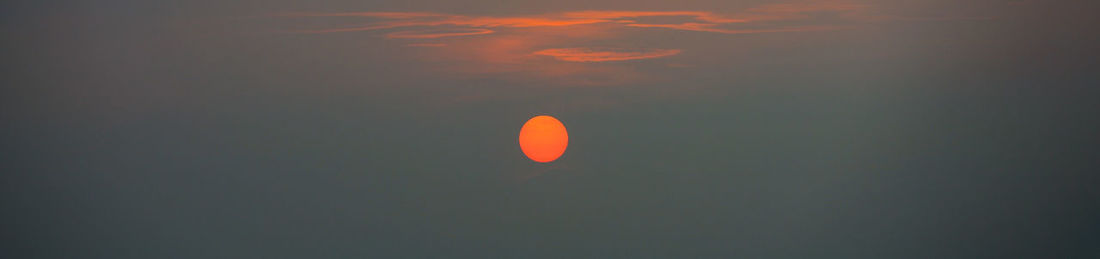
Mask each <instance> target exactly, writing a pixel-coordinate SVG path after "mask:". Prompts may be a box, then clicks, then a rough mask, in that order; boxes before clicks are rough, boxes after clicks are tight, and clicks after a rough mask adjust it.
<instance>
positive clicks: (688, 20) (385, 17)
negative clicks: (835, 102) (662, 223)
mask: <svg viewBox="0 0 1100 259" xmlns="http://www.w3.org/2000/svg"><path fill="white" fill-rule="evenodd" d="M278 16H281V17H360V18H363V19H367V20H370V22H368V23H366V24H362V25H359V26H354V27H346V28H327V29H314V30H296V31H297V32H307V33H331V32H354V31H372V30H384V29H395V28H407V27H428V28H431V27H459V28H464V29H468V30H469V32H468V33H446V34H443V35H445V36H439V37H454V36H467V35H478V34H487V33H491V32H492V31H491V30H490V29H504V28H534V27H565V26H580V25H593V24H614V25H618V26H621V27H635V28H665V29H675V30H685V31H698V32H711V33H725V34H747V33H768V32H800V31H812V30H821V29H822V28H824V27H828V26H823V25H822V24H820V23H817V24H812V25H813V26H809V25H802V26H798V25H790V24H786V25H782V26H780V25H776V24H774V23H775V22H776V21H784V22H787V23H790V22H797V21H803V22H806V23H812V21H814V20H815V17H817V16H829V17H845V18H849V19H851V20H859V19H861V18H862V19H866V18H868V17H872V15H871V14H870V12H869V8H868V7H867V6H865V5H860V4H850V3H845V2H838V1H824V2H814V3H803V4H773V5H763V6H758V7H754V8H749V9H746V10H744V11H741V12H737V13H732V14H719V13H715V12H708V11H601V10H588V11H572V12H562V13H550V14H542V15H525V16H467V15H455V14H444V13H426V12H357V13H356V12H350V13H288V14H280V15H278ZM656 18H679V19H678V20H679V22H657V21H654V20H655V19H656ZM656 20H661V19H656ZM833 28H835V27H833ZM474 32H477V33H474ZM424 37H435V34H428V33H425V34H420V33H403V32H399V33H393V34H391V35H390V37H389V38H424Z"/></svg>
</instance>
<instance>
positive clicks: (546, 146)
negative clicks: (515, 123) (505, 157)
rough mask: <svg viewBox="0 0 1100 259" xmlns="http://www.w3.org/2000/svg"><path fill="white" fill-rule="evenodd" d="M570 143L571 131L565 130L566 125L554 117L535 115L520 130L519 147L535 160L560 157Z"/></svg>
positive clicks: (547, 160) (552, 159) (541, 160)
mask: <svg viewBox="0 0 1100 259" xmlns="http://www.w3.org/2000/svg"><path fill="white" fill-rule="evenodd" d="M568 145H569V133H566V132H565V125H563V124H561V121H558V119H555V118H554V117H550V116H546V115H540V116H535V117H534V118H531V119H530V120H527V123H524V124H523V128H521V129H520V130H519V148H520V149H522V150H523V154H525V155H527V157H528V158H530V159H531V160H535V162H542V163H547V162H550V161H554V160H555V159H558V157H561V155H562V154H563V153H565V147H566V146H568Z"/></svg>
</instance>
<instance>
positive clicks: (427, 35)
mask: <svg viewBox="0 0 1100 259" xmlns="http://www.w3.org/2000/svg"><path fill="white" fill-rule="evenodd" d="M489 33H493V31H492V30H488V29H463V30H457V31H399V32H391V33H388V34H386V38H390V39H435V38H443V37H455V36H469V35H479V34H489Z"/></svg>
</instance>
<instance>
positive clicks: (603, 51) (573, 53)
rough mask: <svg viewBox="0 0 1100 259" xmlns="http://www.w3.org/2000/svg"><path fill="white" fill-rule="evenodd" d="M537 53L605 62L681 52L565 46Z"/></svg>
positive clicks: (580, 60) (657, 56)
mask: <svg viewBox="0 0 1100 259" xmlns="http://www.w3.org/2000/svg"><path fill="white" fill-rule="evenodd" d="M534 54H535V55H543V56H551V57H554V58H555V59H557V60H562V61H572V62H605V61H623V60H635V59H651V58H660V57H667V56H672V55H676V54H680V50H678V49H619V48H564V49H544V50H540V51H536V52H535V53H534Z"/></svg>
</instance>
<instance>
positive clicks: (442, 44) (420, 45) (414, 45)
mask: <svg viewBox="0 0 1100 259" xmlns="http://www.w3.org/2000/svg"><path fill="white" fill-rule="evenodd" d="M405 46H409V47H425V48H437V47H446V46H447V44H446V43H410V44H405Z"/></svg>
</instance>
